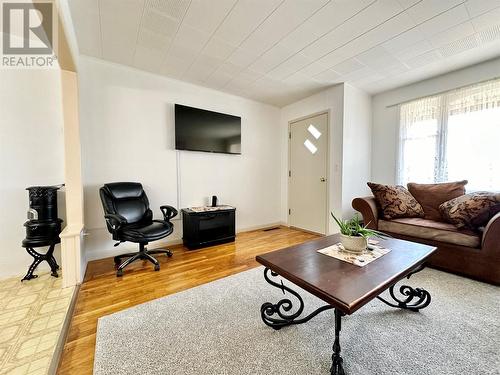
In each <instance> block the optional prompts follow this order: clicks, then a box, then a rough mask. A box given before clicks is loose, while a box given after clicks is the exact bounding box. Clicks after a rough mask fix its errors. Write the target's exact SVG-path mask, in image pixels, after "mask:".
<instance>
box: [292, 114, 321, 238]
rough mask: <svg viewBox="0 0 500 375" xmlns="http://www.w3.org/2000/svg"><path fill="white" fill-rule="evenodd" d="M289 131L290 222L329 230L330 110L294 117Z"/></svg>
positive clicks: (317, 230) (303, 226)
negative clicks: (328, 111)
mask: <svg viewBox="0 0 500 375" xmlns="http://www.w3.org/2000/svg"><path fill="white" fill-rule="evenodd" d="M288 131H289V132H288V135H289V137H288V138H289V139H288V144H289V170H288V224H289V225H290V226H292V227H296V228H300V229H305V230H307V231H310V232H314V233H320V234H326V233H327V223H328V220H327V218H328V113H327V112H324V113H320V114H316V115H311V116H308V117H305V118H301V119H298V120H294V121H292V122H290V123H289V126H288Z"/></svg>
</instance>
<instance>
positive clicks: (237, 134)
mask: <svg viewBox="0 0 500 375" xmlns="http://www.w3.org/2000/svg"><path fill="white" fill-rule="evenodd" d="M175 149H176V150H189V151H206V152H220V153H225V154H241V117H237V116H231V115H226V114H224V113H219V112H212V111H207V110H204V109H199V108H193V107H188V106H185V105H180V104H176V105H175Z"/></svg>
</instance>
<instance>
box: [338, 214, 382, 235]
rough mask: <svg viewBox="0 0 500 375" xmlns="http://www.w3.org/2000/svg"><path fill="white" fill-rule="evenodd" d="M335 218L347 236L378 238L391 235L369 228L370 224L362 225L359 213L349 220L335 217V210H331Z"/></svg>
mask: <svg viewBox="0 0 500 375" xmlns="http://www.w3.org/2000/svg"><path fill="white" fill-rule="evenodd" d="M331 214H332V217H333V220H335V222H336V223H337V225H338V226H339V228H340V233H342V234H343V235H346V236H351V237H364V238H366V239H368V237H377V238H388V237H390V236H389V235H387V234H385V233H383V232H380V231H378V230H375V229H369V228H367V226H368V224H369V223H368V224H366V225H364V226H363V225H362V224H361V220H360V219H359V216H358V214H355V215H354V217H353V218H352V219H349V220H344V219H338V218H337V217H335V215H334V214H333V212H331Z"/></svg>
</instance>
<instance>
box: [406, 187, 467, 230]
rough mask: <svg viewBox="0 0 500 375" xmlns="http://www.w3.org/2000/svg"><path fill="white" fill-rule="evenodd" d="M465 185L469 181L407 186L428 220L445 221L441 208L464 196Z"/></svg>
mask: <svg viewBox="0 0 500 375" xmlns="http://www.w3.org/2000/svg"><path fill="white" fill-rule="evenodd" d="M465 185H467V180H463V181H457V182H445V183H441V184H416V183H414V182H410V183H409V184H408V185H407V186H408V191H409V192H410V193H411V195H413V196H414V197H415V199H416V200H417V201H418V203H420V204H421V205H422V208H423V209H424V213H425V218H426V219H429V220H435V221H443V218H442V217H441V213H440V212H439V206H440V205H441V204H443V203H444V202H447V201H449V200H450V199H453V198H457V197H460V196H462V195H464V194H465Z"/></svg>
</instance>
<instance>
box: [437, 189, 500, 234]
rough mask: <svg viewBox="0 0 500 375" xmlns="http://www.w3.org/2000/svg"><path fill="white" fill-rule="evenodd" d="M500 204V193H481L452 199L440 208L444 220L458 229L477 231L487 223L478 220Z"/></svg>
mask: <svg viewBox="0 0 500 375" xmlns="http://www.w3.org/2000/svg"><path fill="white" fill-rule="evenodd" d="M498 203H500V193H490V192H486V191H480V192H475V193H470V194H465V195H462V196H460V197H458V198H454V199H451V200H449V201H447V202H444V203H443V204H442V205H440V206H439V211H440V212H441V215H442V216H443V218H444V219H445V220H446V221H447V222H449V223H451V224H453V225H455V226H456V227H457V228H468V229H477V228H478V227H481V226H484V225H486V224H487V223H484V222H482V221H483V220H478V218H481V217H482V216H483V217H489V215H486V216H485V215H484V214H485V213H487V212H489V211H490V209H491V208H492V207H493V206H495V205H497V204H498Z"/></svg>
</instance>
